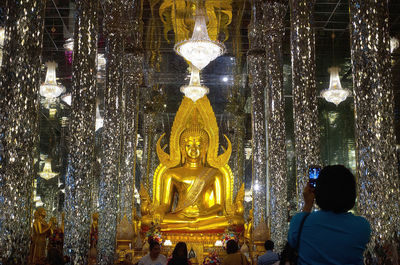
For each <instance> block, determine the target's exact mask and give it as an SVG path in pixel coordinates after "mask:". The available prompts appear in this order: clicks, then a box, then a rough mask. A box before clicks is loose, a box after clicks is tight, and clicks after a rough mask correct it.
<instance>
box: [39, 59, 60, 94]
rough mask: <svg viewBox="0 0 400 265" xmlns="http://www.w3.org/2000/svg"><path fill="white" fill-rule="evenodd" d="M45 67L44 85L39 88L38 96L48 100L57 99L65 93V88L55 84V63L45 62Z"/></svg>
mask: <svg viewBox="0 0 400 265" xmlns="http://www.w3.org/2000/svg"><path fill="white" fill-rule="evenodd" d="M46 66H47V73H46V80H45V81H44V84H42V85H41V86H40V95H41V96H43V97H45V98H48V99H52V98H56V97H59V96H60V95H61V94H62V93H64V92H65V88H64V86H62V85H59V84H57V77H56V68H57V63H56V62H47V63H46Z"/></svg>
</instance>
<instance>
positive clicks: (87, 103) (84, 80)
mask: <svg viewBox="0 0 400 265" xmlns="http://www.w3.org/2000/svg"><path fill="white" fill-rule="evenodd" d="M75 2H76V10H77V17H76V22H75V23H76V24H75V34H74V35H75V36H74V41H75V43H74V61H73V70H72V79H73V80H72V81H73V88H72V93H71V94H72V105H71V118H70V132H71V134H70V139H71V140H70V148H69V150H70V153H69V164H68V173H67V176H66V189H65V212H66V215H65V217H66V220H65V238H64V251H65V254H66V255H68V256H69V257H70V259H71V262H72V263H74V264H87V260H88V251H89V233H90V219H91V216H90V215H91V214H90V206H91V203H90V190H91V180H92V171H93V163H94V161H93V160H94V141H95V139H94V132H95V114H96V72H97V70H96V55H97V10H98V1H96V0H90V1H89V0H77V1H75Z"/></svg>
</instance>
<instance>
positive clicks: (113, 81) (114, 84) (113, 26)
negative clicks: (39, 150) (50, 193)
mask: <svg viewBox="0 0 400 265" xmlns="http://www.w3.org/2000/svg"><path fill="white" fill-rule="evenodd" d="M104 7H105V10H106V14H105V16H106V17H105V20H106V34H107V35H106V36H107V51H106V53H107V68H106V86H105V92H104V128H103V159H102V172H101V175H100V189H99V209H100V211H99V241H98V247H97V263H98V264H111V263H113V262H114V252H115V243H116V241H115V240H116V228H117V213H118V211H117V210H116V209H117V208H118V198H117V195H118V179H119V171H120V154H121V152H120V150H121V127H123V123H122V122H121V121H122V119H121V115H122V105H121V103H122V86H123V79H124V76H123V71H121V69H123V65H124V62H123V59H124V39H123V37H122V32H121V29H120V28H118V26H119V25H122V21H121V20H120V19H119V17H118V16H119V15H120V12H121V10H119V9H120V8H121V7H122V3H121V2H120V1H113V2H112V3H111V2H110V3H108V2H106V3H105V4H104Z"/></svg>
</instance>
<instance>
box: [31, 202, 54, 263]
mask: <svg viewBox="0 0 400 265" xmlns="http://www.w3.org/2000/svg"><path fill="white" fill-rule="evenodd" d="M34 218H35V221H34V222H33V235H32V248H31V264H43V263H44V262H45V259H46V237H47V236H48V235H49V232H50V231H49V230H50V227H51V221H50V222H49V224H47V223H46V220H45V218H46V210H45V209H44V208H43V207H39V208H37V209H36V211H35V213H34Z"/></svg>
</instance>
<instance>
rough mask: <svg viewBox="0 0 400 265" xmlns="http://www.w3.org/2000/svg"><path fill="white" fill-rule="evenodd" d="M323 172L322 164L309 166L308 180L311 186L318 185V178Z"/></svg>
mask: <svg viewBox="0 0 400 265" xmlns="http://www.w3.org/2000/svg"><path fill="white" fill-rule="evenodd" d="M320 172H321V167H320V166H310V167H309V168H308V182H309V183H310V186H311V187H313V188H315V187H316V185H317V179H318V177H319V173H320Z"/></svg>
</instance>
